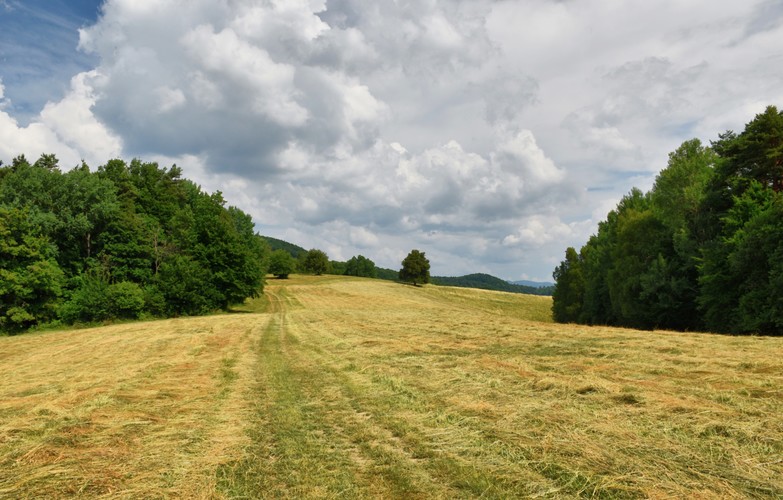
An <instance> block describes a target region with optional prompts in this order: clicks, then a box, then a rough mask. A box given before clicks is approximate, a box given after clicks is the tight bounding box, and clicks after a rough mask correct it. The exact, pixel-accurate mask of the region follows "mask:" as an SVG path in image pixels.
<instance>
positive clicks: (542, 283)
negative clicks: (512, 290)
mask: <svg viewBox="0 0 783 500" xmlns="http://www.w3.org/2000/svg"><path fill="white" fill-rule="evenodd" d="M509 283H511V284H512V285H521V286H532V287H533V288H546V287H550V286H555V284H554V283H552V282H550V281H529V280H520V281H509Z"/></svg>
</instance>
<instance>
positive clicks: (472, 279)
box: [264, 236, 555, 295]
mask: <svg viewBox="0 0 783 500" xmlns="http://www.w3.org/2000/svg"><path fill="white" fill-rule="evenodd" d="M264 239H265V240H266V241H267V242H268V243H269V247H270V248H271V249H272V250H273V251H274V250H278V249H282V250H285V251H287V252H288V253H290V254H291V255H292V256H294V258H296V257H298V256H299V255H300V254H303V253H305V252H307V250H305V249H304V248H302V247H300V246H299V245H294V244H293V243H289V242H287V241H283V240H278V239H277V238H272V237H271V236H264ZM340 264H344V263H342V262H334V261H333V262H332V269H340V268H341V267H340ZM375 269H376V274H377V277H378V278H379V279H382V280H389V281H397V279H398V277H399V271H398V270H395V269H387V268H383V267H376V268H375ZM430 281H431V282H432V284H434V285H441V286H457V287H461V288H480V289H482V290H496V291H500V292H511V293H526V294H528V295H552V292H553V291H554V289H555V287H554V284H553V283H538V282H534V281H525V282H515V283H510V282H508V281H505V280H502V279H500V278H497V277H495V276H492V275H489V274H483V273H477V274H468V275H465V276H456V277H455V276H433V277H432V278H431V280H430Z"/></svg>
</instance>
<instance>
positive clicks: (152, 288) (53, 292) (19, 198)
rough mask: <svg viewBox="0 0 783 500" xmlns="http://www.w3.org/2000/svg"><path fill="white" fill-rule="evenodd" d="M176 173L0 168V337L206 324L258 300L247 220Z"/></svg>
mask: <svg viewBox="0 0 783 500" xmlns="http://www.w3.org/2000/svg"><path fill="white" fill-rule="evenodd" d="M181 173H182V171H181V170H180V169H179V168H178V167H177V166H172V167H171V168H168V169H166V168H161V167H159V166H158V165H157V164H156V163H145V162H142V161H140V160H133V161H131V162H130V163H126V162H124V161H122V160H118V159H114V160H110V161H109V162H107V163H106V164H104V165H101V166H100V167H98V168H97V170H96V171H94V172H93V171H90V169H89V167H88V166H87V165H85V164H82V165H80V166H77V167H76V168H74V169H72V170H70V171H68V172H62V171H61V170H60V167H59V165H58V161H57V158H56V157H55V156H54V155H42V156H41V158H39V159H38V160H37V161H36V162H35V163H33V164H30V163H29V162H28V161H27V160H26V158H24V156H19V157H17V158H15V159H14V160H13V161H12V163H11V165H6V166H2V167H0V233H2V243H0V270H2V271H0V295H2V306H0V330H3V331H7V332H15V331H20V330H23V329H26V328H30V327H33V326H36V325H39V324H43V323H57V322H65V323H72V322H77V321H78V322H91V321H102V320H109V319H114V318H138V317H141V316H145V315H146V316H172V315H190V314H201V313H204V312H207V311H212V310H217V309H225V308H227V307H229V306H230V305H233V304H238V303H241V302H242V301H244V300H245V298H247V297H252V296H256V295H258V294H259V293H260V292H261V290H262V287H263V276H264V274H265V272H266V259H267V254H268V250H267V245H266V243H265V242H264V241H263V240H262V239H261V238H260V237H259V236H258V235H256V234H255V232H254V228H253V222H252V220H251V218H250V216H249V215H247V214H245V213H244V212H242V211H241V210H239V209H237V208H235V207H231V206H228V207H227V206H226V201H225V200H224V199H223V196H222V194H221V193H220V192H216V193H212V194H208V193H205V192H203V191H202V190H201V188H200V187H199V186H197V185H196V184H194V183H193V182H191V181H189V180H187V179H183V178H182V177H181Z"/></svg>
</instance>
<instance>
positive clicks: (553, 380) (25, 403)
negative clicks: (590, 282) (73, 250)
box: [0, 276, 783, 498]
mask: <svg viewBox="0 0 783 500" xmlns="http://www.w3.org/2000/svg"><path fill="white" fill-rule="evenodd" d="M550 304H551V302H550V299H549V298H546V297H534V296H523V295H517V294H505V293H498V292H487V291H480V290H469V289H458V288H442V287H433V286H427V287H420V288H415V287H410V286H405V285H399V284H395V283H391V282H383V281H378V280H363V279H350V278H337V277H301V276H293V277H292V279H290V280H286V281H278V280H270V281H269V282H268V285H267V288H266V293H265V296H264V297H263V298H261V299H258V300H256V301H252V302H249V303H247V304H246V305H245V306H244V307H242V308H241V309H240V310H238V311H236V312H235V313H233V314H228V315H221V316H210V317H202V318H184V319H174V320H166V321H158V322H150V323H133V324H125V325H116V326H109V327H103V328H95V329H85V330H71V331H62V332H47V333H38V334H27V335H22V336H19V337H5V338H0V380H2V386H0V497H3V498H6V497H7V498H19V497H49V498H51V497H71V496H85V497H99V496H106V497H113V498H138V497H191V498H193V497H196V498H199V497H201V498H221V497H228V498H256V497H287V498H291V497H310V498H312V497H318V498H357V497H358V498H367V497H379V498H386V497H393V498H459V497H483V498H508V497H545V498H570V497H578V496H582V497H598V498H626V497H628V498H639V497H641V498H671V497H689V498H748V497H750V498H754V497H756V498H780V497H783V339H781V338H764V337H728V336H714V335H706V334H683V333H670V332H638V331H633V330H624V329H615V328H589V327H583V326H572V325H556V324H553V323H551V320H549V307H550Z"/></svg>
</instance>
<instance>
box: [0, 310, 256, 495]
mask: <svg viewBox="0 0 783 500" xmlns="http://www.w3.org/2000/svg"><path fill="white" fill-rule="evenodd" d="M265 321H267V317H265V316H263V315H239V314H237V315H232V316H222V317H220V318H216V317H207V318H190V319H176V320H168V321H160V322H154V323H136V324H130V325H119V326H112V327H105V328H95V329H88V330H75V331H67V332H50V333H43V334H30V335H24V336H20V337H11V338H0V377H1V378H2V380H3V385H2V388H0V496H1V497H30V496H35V497H49V498H51V497H70V496H77V495H78V496H89V497H96V496H104V495H110V496H112V497H127V498H138V497H142V496H144V497H162V496H188V497H194V496H202V497H204V496H209V495H211V494H212V492H214V490H215V475H214V470H215V468H216V467H217V466H218V465H219V464H220V463H222V462H225V461H230V460H232V459H235V458H236V457H237V456H240V453H241V450H242V448H243V447H244V446H246V445H247V443H248V439H247V437H246V435H245V433H244V432H243V428H244V425H245V424H246V421H247V418H248V415H249V414H250V405H249V400H250V395H249V394H248V393H247V391H248V388H249V387H250V383H251V381H252V380H253V379H252V376H251V375H252V372H253V368H254V365H255V362H256V360H255V358H254V356H253V351H254V350H253V348H252V346H251V343H252V341H253V339H254V338H255V337H257V335H256V334H255V332H256V331H257V330H259V329H263V327H264V324H265Z"/></svg>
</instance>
